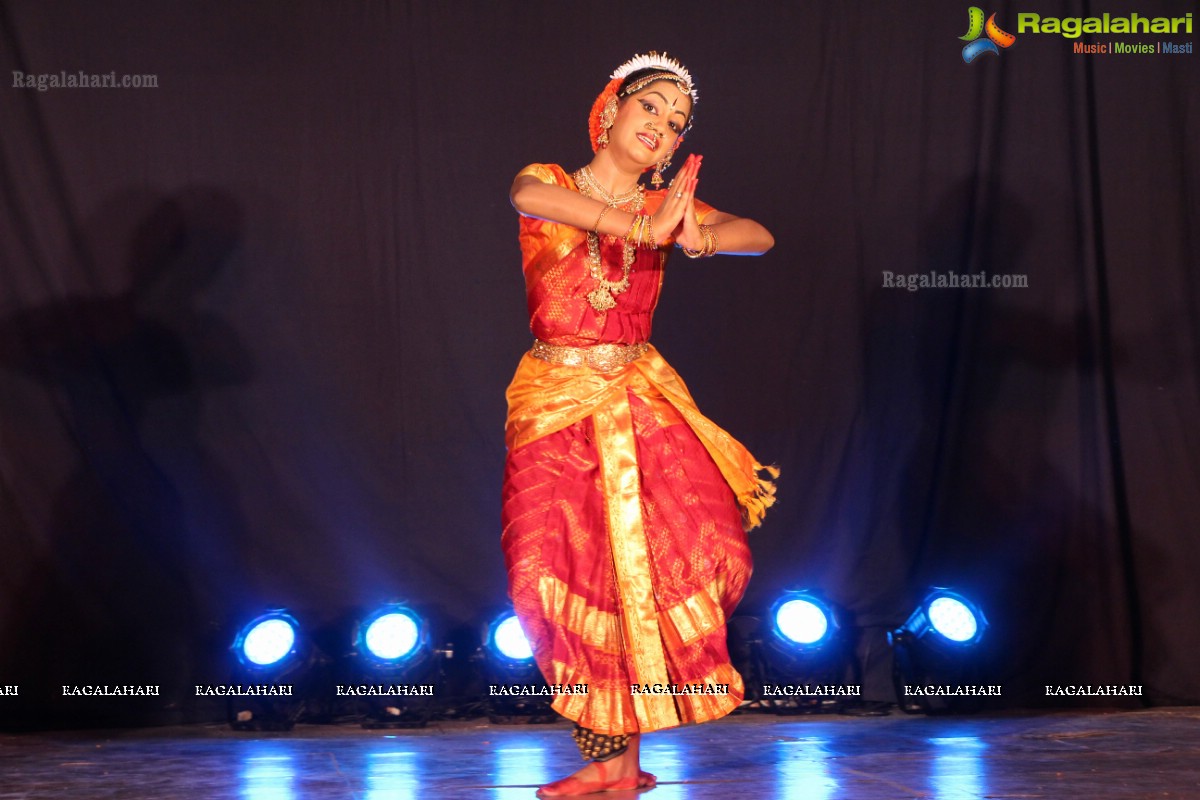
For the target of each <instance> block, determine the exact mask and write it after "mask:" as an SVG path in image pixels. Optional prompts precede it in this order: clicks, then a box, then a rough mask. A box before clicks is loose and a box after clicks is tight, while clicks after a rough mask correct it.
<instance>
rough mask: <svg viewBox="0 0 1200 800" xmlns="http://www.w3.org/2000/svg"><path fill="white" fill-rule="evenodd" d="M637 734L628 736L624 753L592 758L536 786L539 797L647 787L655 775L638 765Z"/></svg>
mask: <svg viewBox="0 0 1200 800" xmlns="http://www.w3.org/2000/svg"><path fill="white" fill-rule="evenodd" d="M637 740H638V737H637V736H636V735H634V736H630V737H629V746H628V747H627V748H626V750H625V752H624V753H622V754H621V755H619V756H617V757H616V758H610V759H609V760H608V761H592V762H590V763H588V764H586V765H584V767H583V769H581V770H579V771H578V772H576V773H574V774H573V775H568V776H567V777H565V778H562V779H560V780H557V781H554V782H553V783H548V784H546V785H545V786H543V787H542V788H540V789H538V792H537V793H538V796H539V797H578V796H580V795H585V794H596V793H599V792H619V791H624V790H629V789H649V788H653V787H654V785H655V784H656V783H657V780H658V779H657V778H655V777H654V776H653V775H651V774H650V773H649V772H643V771H642V770H641V769H640V768H639V764H638V741H637Z"/></svg>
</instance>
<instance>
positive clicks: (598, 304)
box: [571, 167, 646, 313]
mask: <svg viewBox="0 0 1200 800" xmlns="http://www.w3.org/2000/svg"><path fill="white" fill-rule="evenodd" d="M571 177H572V178H574V179H575V185H576V186H577V187H578V188H579V193H580V194H582V195H583V196H584V197H593V196H594V195H599V197H597V198H596V199H598V200H601V201H603V202H604V203H605V204H606V205H608V206H609V207H610V208H617V207H618V206H622V205H631V207H630V208H625V209H622V210H623V211H632V212H633V213H634V214H636V213H637V212H639V211H641V210H642V207H643V206H644V205H645V203H646V190H645V187H643V186H642V185H641V184H640V183H639V184H638V185H637V186H635V187H633V188H632V189H630V190H629V191H628V192H626V193H624V194H622V195H621V196H619V197H614V196H613V195H612V194H610V193H609V192H608V191H607V190H606V189H605V188H604V187H603V186H601V185H600V182H599V181H597V180H596V176H595V175H594V174H592V170H591V168H590V167H582V168H581V169H579V170H577V171H576V172H575V173H574V174H573V175H572V176H571ZM593 193H594V194H593ZM587 249H588V273H589V274H590V275H591V277H592V279H593V280H594V281H596V288H595V289H593V290H592V291H590V292H588V294H587V299H588V303H590V304H591V306H592V308H593V309H595V310H596V311H597V312H600V313H603V312H605V311H608V310H609V309H612V308H615V307H616V305H617V300H616V297H615V296H616V295H618V294H621V293H622V292H624V291H625V290H626V289H628V288H629V274H630V273H631V272H632V271H633V260H634V246H633V244H631V243H630V242H629V241H628V240H626V241H625V246H624V248H623V249H622V254H621V256H622V257H621V280H619V281H610V280H608V279H607V278H605V277H604V262H603V261H601V259H600V236H599V234H597V233H596V232H595V231H588V234H587Z"/></svg>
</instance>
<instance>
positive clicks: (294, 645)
mask: <svg viewBox="0 0 1200 800" xmlns="http://www.w3.org/2000/svg"><path fill="white" fill-rule="evenodd" d="M299 640H300V623H298V622H297V621H296V618H295V617H293V616H292V615H291V614H288V613H287V612H286V611H282V610H280V611H270V612H268V613H266V614H263V615H262V616H260V617H256V618H255V619H253V620H251V621H250V623H248V624H247V625H246V626H245V627H243V628H242V629H241V631H240V632H239V633H238V635H237V638H236V639H235V640H234V643H233V651H234V653H235V654H236V655H237V659H238V661H239V662H240V663H241V664H242V666H243V667H245V668H246V669H250V670H263V671H266V670H282V669H285V668H286V667H287V666H289V665H290V663H291V662H292V661H293V660H294V659H295V658H296V656H297V653H298V652H299Z"/></svg>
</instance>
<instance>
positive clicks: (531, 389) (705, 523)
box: [501, 53, 776, 797]
mask: <svg viewBox="0 0 1200 800" xmlns="http://www.w3.org/2000/svg"><path fill="white" fill-rule="evenodd" d="M695 102H696V90H695V88H694V85H693V83H692V79H691V76H690V75H689V74H688V71H687V70H686V69H684V68H683V67H682V66H681V65H680V64H679V63H678V62H677V61H675V60H674V59H671V58H667V57H666V56H665V55H658V54H657V53H651V54H650V55H646V56H636V57H635V58H633V59H631V60H630V61H629V62H627V63H625V64H624V65H622V66H621V67H620V68H619V69H617V71H616V72H614V73H613V75H612V79H611V81H610V82H609V84H608V85H607V86H606V87H605V89H604V91H603V92H601V94H600V96H599V97H598V98H597V100H596V103H595V104H594V106H593V109H592V115H591V118H590V120H589V123H590V124H589V128H590V133H591V140H592V150H593V152H594V153H595V156H594V158H593V159H592V160H591V163H589V164H588V165H587V166H585V167H583V168H581V169H579V170H577V171H575V172H574V173H568V172H566V171H565V170H563V169H562V168H561V167H559V166H557V165H554V164H533V165H531V166H529V167H526V168H525V169H523V170H522V171H521V172H520V173H519V174H518V175H517V177H516V180H515V181H514V182H513V185H512V191H511V194H510V197H511V200H512V204H513V206H514V207H515V208H516V209H517V211H518V212H520V215H521V216H520V243H521V252H522V256H523V268H524V274H525V286H526V294H527V297H528V303H529V314H530V319H531V322H530V327H531V329H532V331H533V334H534V336H535V339H534V344H533V348H532V349H531V350H530V351H529V353H527V354H526V355H525V356H524V358H523V359H522V360H521V363H520V366H519V367H518V369H517V373H516V375H515V377H514V378H513V381H512V384H511V385H510V386H509V388H508V394H507V396H508V403H509V412H508V421H507V426H506V432H505V433H506V442H507V445H508V460H507V464H506V468H505V478H504V508H503V525H504V531H503V536H502V540H501V542H502V545H503V548H504V554H505V560H506V562H507V565H508V577H509V594H510V596H511V597H512V600H513V605H514V607H515V609H516V612H517V615H518V616H519V617H520V620H521V624H522V627H523V628H524V630H525V633H526V636H527V637H528V639H529V642H530V644H531V645H532V647H533V652H534V656H535V658H536V660H537V663H538V666H539V668H540V669H541V671H542V674H543V675H544V676H545V678H546V681H547V683H549V684H550V685H552V686H554V685H561V686H565V687H578V686H579V685H581V684H582V685H583V686H584V687H586V693H581V692H578V691H577V692H575V693H570V694H568V693H562V694H559V695H558V696H557V698H556V699H555V702H554V704H553V707H554V709H555V710H556V711H558V712H559V713H560V714H562V715H563V716H565V717H567V718H568V719H572V720H574V721H575V722H576V727H575V730H574V732H573V736H574V737H575V741H576V743H577V744H578V746H579V748H580V751H581V752H582V754H583V757H584V759H585V760H587V761H588V762H589V763H588V764H587V765H586V766H584V767H583V768H582V769H581V770H579V771H578V772H576V773H575V774H574V775H571V776H569V777H567V778H564V779H562V780H559V781H555V782H554V783H551V784H548V785H547V786H543V787H542V788H541V790H540V791H539V794H540V795H541V796H544V797H560V796H569V795H580V794H589V793H592V792H602V791H613V790H619V789H634V788H639V787H650V786H653V785H654V780H655V779H654V776H653V775H650V774H649V773H645V772H641V771H640V769H639V763H638V737H639V735H640V734H641V733H646V732H649V731H656V730H660V729H663V728H669V727H673V726H675V725H679V724H682V723H687V722H704V721H707V720H711V719H716V718H718V717H721V716H724V715H725V714H728V713H729V712H730V711H732V710H733V709H735V708H737V706H738V705H739V703H740V702H741V700H742V695H743V687H742V680H741V677H740V676H739V675H738V674H737V672H736V671H735V670H734V669H733V667H732V665H731V664H730V663H729V655H728V652H727V651H726V646H725V619H726V618H727V617H728V615H729V614H730V613H732V611H733V609H734V607H735V606H736V605H737V603H738V601H739V600H740V599H741V597H742V594H743V592H744V591H745V588H746V583H747V581H748V580H749V578H750V570H751V563H750V552H749V548H748V546H747V543H746V535H745V530H748V529H749V528H751V527H754V526H755V525H757V524H758V523H759V522H760V521H761V519H762V516H763V514H764V513H765V512H766V509H767V507H768V506H770V505H771V504H772V503H773V502H774V486H773V484H772V483H771V481H770V478H772V477H774V476H775V475H776V472H775V470H773V469H766V470H764V468H763V467H762V466H760V465H759V464H758V463H757V462H756V461H755V460H754V458H753V456H751V455H750V453H748V452H747V451H746V450H745V448H743V447H742V446H741V445H740V444H738V442H736V441H735V440H734V439H733V438H732V437H731V436H729V434H727V433H726V432H725V431H723V430H721V429H720V428H719V427H717V426H716V425H715V424H713V423H712V422H711V421H709V420H708V419H706V418H705V417H704V416H702V415H701V414H700V412H699V410H697V408H696V405H695V403H693V402H692V398H691V396H690V395H689V394H688V390H687V388H686V387H685V386H684V384H683V381H682V380H681V379H680V378H679V376H678V375H677V374H676V373H675V372H674V370H672V369H671V367H670V366H668V364H667V363H666V361H664V360H663V358H662V356H660V355H659V354H658V352H657V351H656V350H655V349H654V347H652V346H651V345H650V344H649V343H648V339H649V337H650V322H651V316H652V315H653V312H654V307H655V305H656V303H657V301H658V293H659V289H660V287H661V285H662V279H663V267H664V265H665V263H666V258H667V253H668V252H669V250H670V246H671V245H672V244H674V245H676V246H678V247H680V248H682V249H683V252H684V255H686V256H689V257H691V258H703V257H708V256H712V255H715V254H716V253H738V254H744V255H757V254H760V253H764V252H766V251H767V250H768V249H770V248H771V246H772V245H773V244H774V240H773V239H772V238H771V234H770V233H768V232H767V230H766V229H765V228H764V227H763V226H762V225H759V224H758V223H757V222H755V221H753V220H750V219H745V218H740V217H735V216H733V215H731V214H726V213H724V212H721V211H717V210H715V209H714V208H712V207H711V206H709V205H706V204H705V203H702V202H701V201H700V200H697V199H696V197H695V192H696V186H697V183H698V182H699V172H700V163H701V157H700V156H689V157H688V158H687V161H686V162H685V163H684V165H683V167H682V168H681V169H680V171H679V174H678V175H677V176H676V178H675V180H674V181H672V183H671V186H670V187H668V188H667V190H666V191H662V190H659V189H657V186H659V185H660V184H661V183H662V177H661V176H662V172H663V170H664V169H665V168H666V167H667V166H668V165H669V164H670V160H671V158H672V156H674V155H675V150H676V148H677V147H678V146H679V144H680V142H682V141H683V134H684V132H685V131H686V130H687V129H688V128H689V126H690V125H691V121H692V109H693V106H694V104H695ZM649 170H653V171H654V175H653V178H652V181H651V182H652V183H653V184H654V185H655V187H656V188H655V189H654V190H652V191H647V190H645V188H644V187H643V186H642V185H641V184H640V183H639V178H640V176H641V175H642V173H643V172H646V171H649ZM763 472H765V473H766V475H762V474H760V473H763Z"/></svg>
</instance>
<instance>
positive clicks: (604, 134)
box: [596, 95, 617, 147]
mask: <svg viewBox="0 0 1200 800" xmlns="http://www.w3.org/2000/svg"><path fill="white" fill-rule="evenodd" d="M616 121H617V98H616V96H615V95H614V96H613V97H610V98H608V102H607V103H605V104H604V110H603V111H601V112H600V135H599V136H597V137H596V141H597V142H598V143H599V145H600V146H601V147H608V129H609V128H611V127H612V126H613V123H614V122H616Z"/></svg>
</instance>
